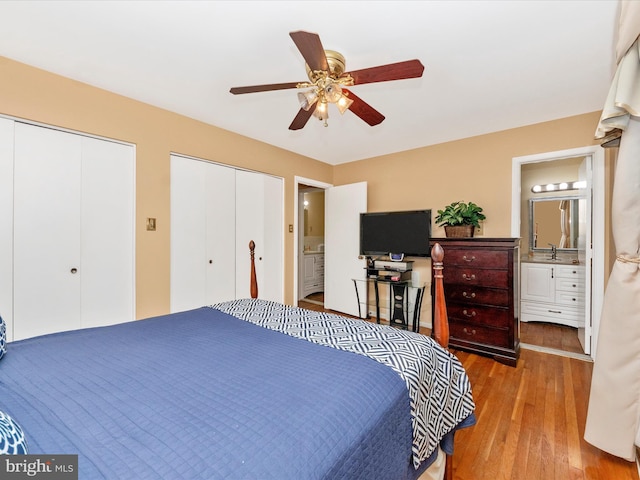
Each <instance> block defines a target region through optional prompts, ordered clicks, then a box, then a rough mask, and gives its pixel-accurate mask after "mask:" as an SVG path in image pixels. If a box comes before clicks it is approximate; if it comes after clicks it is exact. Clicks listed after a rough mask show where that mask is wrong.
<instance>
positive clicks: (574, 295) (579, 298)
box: [556, 291, 584, 308]
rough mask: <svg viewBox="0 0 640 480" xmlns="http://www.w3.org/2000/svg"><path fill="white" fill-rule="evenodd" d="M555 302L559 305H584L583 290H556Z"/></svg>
mask: <svg viewBox="0 0 640 480" xmlns="http://www.w3.org/2000/svg"><path fill="white" fill-rule="evenodd" d="M556 303H558V304H560V305H569V306H572V305H575V307H576V308H578V307H584V293H583V292H561V291H557V292H556Z"/></svg>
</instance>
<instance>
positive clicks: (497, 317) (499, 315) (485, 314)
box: [447, 303, 513, 328]
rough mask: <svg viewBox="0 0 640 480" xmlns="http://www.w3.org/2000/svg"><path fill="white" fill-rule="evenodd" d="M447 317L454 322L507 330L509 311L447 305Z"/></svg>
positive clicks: (476, 306)
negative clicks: (458, 321)
mask: <svg viewBox="0 0 640 480" xmlns="http://www.w3.org/2000/svg"><path fill="white" fill-rule="evenodd" d="M447 315H448V317H449V319H453V320H454V321H455V320H461V321H463V322H467V323H471V324H473V325H480V326H491V327H496V328H509V310H508V309H506V308H495V307H484V306H481V305H458V304H455V303H449V305H447ZM512 321H513V320H512Z"/></svg>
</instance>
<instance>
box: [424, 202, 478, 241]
mask: <svg viewBox="0 0 640 480" xmlns="http://www.w3.org/2000/svg"><path fill="white" fill-rule="evenodd" d="M486 218H487V217H486V216H485V215H484V214H483V213H482V207H479V206H478V205H476V204H475V203H473V202H469V203H465V202H462V201H460V202H453V203H451V204H449V205H447V206H446V207H445V208H444V210H438V215H437V216H436V218H435V222H436V224H437V225H438V226H440V227H444V231H445V235H446V236H447V237H473V232H474V230H475V228H476V227H480V221H481V220H484V219H486Z"/></svg>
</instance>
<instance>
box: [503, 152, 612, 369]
mask: <svg viewBox="0 0 640 480" xmlns="http://www.w3.org/2000/svg"><path fill="white" fill-rule="evenodd" d="M603 169H604V158H603V154H602V152H601V149H600V148H598V147H585V148H578V149H572V150H565V151H560V152H549V153H545V154H539V155H531V156H526V157H516V158H514V159H513V171H512V173H513V175H512V180H513V183H512V223H511V225H512V235H513V236H514V237H521V269H520V271H521V281H520V287H521V288H520V290H521V292H520V339H521V346H522V348H530V349H534V350H540V351H549V352H550V353H561V354H568V355H569V356H579V357H586V358H589V357H592V358H593V356H594V355H593V352H594V351H595V342H596V340H597V331H598V325H599V315H600V309H601V304H602V297H603V292H604V286H603V280H602V279H603V273H604V272H603V271H604V171H603ZM576 180H579V182H577V183H579V184H580V186H579V188H577V189H576V190H574V191H571V189H570V188H569V187H570V186H571V185H569V187H567V186H566V185H567V183H566V182H568V181H573V182H575V181H576ZM536 183H542V184H543V185H542V186H543V187H544V188H542V189H539V188H535V187H536V186H535V185H534V184H536ZM567 204H575V209H576V211H577V213H576V215H575V217H576V218H575V219H574V220H575V222H573V221H572V222H570V223H571V228H570V229H563V226H564V225H565V222H566V221H567V218H564V219H563V216H562V214H563V213H564V210H565V209H563V205H567ZM544 205H550V206H551V208H550V213H551V218H550V222H549V225H550V227H551V231H550V233H551V237H549V238H551V240H542V239H543V238H547V237H544V235H545V231H546V228H547V226H546V225H547V223H546V217H545V216H543V215H542V213H544V212H545V210H544V209H542V210H540V212H538V210H539V208H538V207H540V206H544ZM578 213H579V214H578ZM539 214H540V215H539ZM574 227H575V228H576V229H578V230H576V238H577V242H576V244H575V245H574V244H572V243H571V242H569V243H566V244H565V243H563V241H562V239H563V235H562V234H563V233H564V232H565V230H566V231H567V232H572V231H573V228H574ZM556 230H557V232H556ZM578 231H579V232H580V233H579V235H578V234H577V232H578ZM564 247H566V248H564Z"/></svg>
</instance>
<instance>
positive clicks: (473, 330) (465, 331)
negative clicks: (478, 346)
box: [462, 327, 476, 335]
mask: <svg viewBox="0 0 640 480" xmlns="http://www.w3.org/2000/svg"><path fill="white" fill-rule="evenodd" d="M462 331H463V332H464V333H466V334H467V335H475V334H476V329H475V328H474V329H472V330H471V331H469V330H467V328H466V327H465V328H463V329H462Z"/></svg>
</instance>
